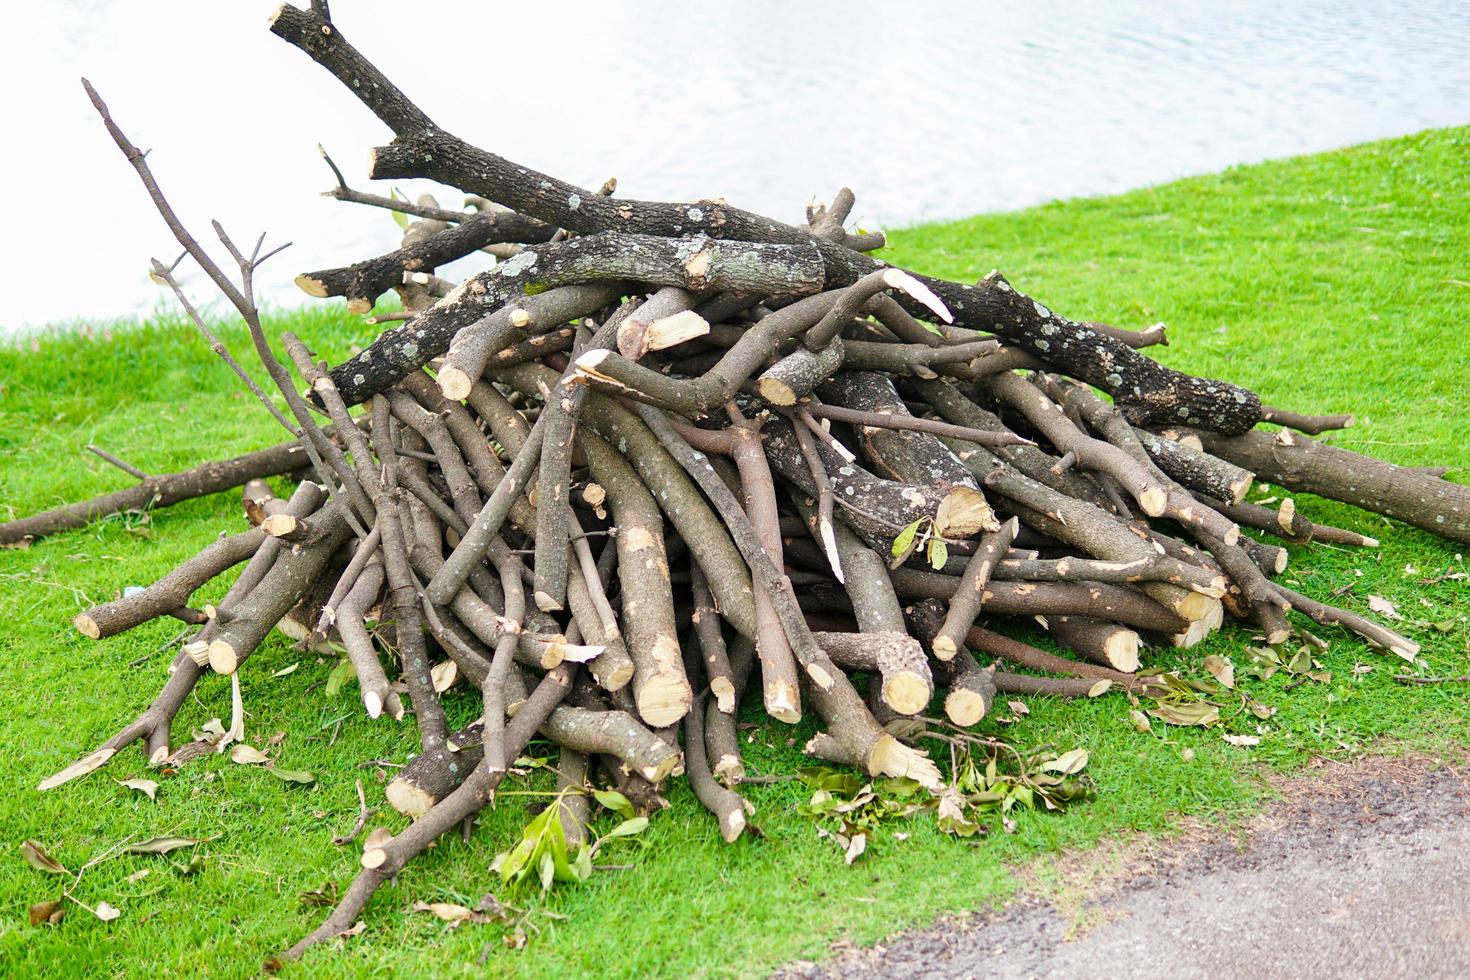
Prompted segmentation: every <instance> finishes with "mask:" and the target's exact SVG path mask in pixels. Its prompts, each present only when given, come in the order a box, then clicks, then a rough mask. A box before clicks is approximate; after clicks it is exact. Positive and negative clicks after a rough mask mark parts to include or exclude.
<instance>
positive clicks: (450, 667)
mask: <svg viewBox="0 0 1470 980" xmlns="http://www.w3.org/2000/svg"><path fill="white" fill-rule="evenodd" d="M429 677H430V679H432V680H433V682H434V693H435V694H443V693H444V692H445V691H447V690H449V689H450V688H451V687H453V686H454V682H455V681H457V680H459V667H458V666H457V665H456V664H455V662H454V661H453V660H446V661H444V662H443V663H438V664H435V665H434V666H433V667H432V668H430V669H429Z"/></svg>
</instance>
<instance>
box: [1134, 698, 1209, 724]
mask: <svg viewBox="0 0 1470 980" xmlns="http://www.w3.org/2000/svg"><path fill="white" fill-rule="evenodd" d="M1148 713H1149V714H1150V715H1152V716H1153V717H1155V718H1157V719H1159V720H1160V721H1166V722H1168V723H1169V724H1171V725H1198V726H1199V727H1201V728H1205V727H1208V726H1210V725H1213V724H1214V723H1215V722H1217V721H1219V720H1220V709H1219V708H1217V707H1215V706H1214V705H1213V704H1210V703H1209V702H1207V701H1182V702H1181V701H1160V702H1158V703H1157V704H1156V705H1154V707H1152V708H1150V709H1149V712H1148Z"/></svg>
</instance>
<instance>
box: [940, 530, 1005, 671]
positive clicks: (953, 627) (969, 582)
mask: <svg viewBox="0 0 1470 980" xmlns="http://www.w3.org/2000/svg"><path fill="white" fill-rule="evenodd" d="M1020 529H1021V524H1020V521H1018V520H1016V518H1014V517H1013V518H1011V519H1010V520H1008V521H1006V522H1005V523H1004V524H1002V525H1001V527H1000V529H999V530H997V531H991V532H988V533H987V534H985V535H984V536H983V537H981V539H980V543H979V545H978V546H977V547H976V548H975V553H974V554H973V555H971V556H970V560H969V561H968V562H966V563H965V573H964V575H962V576H960V581H959V585H957V586H956V587H955V592H954V596H953V598H951V599H950V600H949V608H948V610H947V611H946V613H945V616H944V624H943V625H942V626H940V628H939V632H938V633H937V634H936V635H935V637H934V640H933V642H932V643H931V644H930V649H932V650H933V651H934V656H935V657H937V658H938V659H940V660H953V659H954V655H955V652H956V651H957V650H959V648H960V644H961V643H963V642H964V640H965V634H966V633H967V632H969V629H970V627H971V626H973V625H975V619H976V617H978V616H979V615H980V609H981V606H982V605H983V604H984V599H985V587H986V586H987V585H988V584H989V583H990V575H991V572H992V571H993V570H994V568H995V565H996V563H997V562H998V561H1000V557H1001V556H1002V555H1004V554H1005V553H1006V552H1007V551H1008V550H1010V547H1011V542H1012V541H1014V540H1015V538H1016V532H1017V531H1019V530H1020Z"/></svg>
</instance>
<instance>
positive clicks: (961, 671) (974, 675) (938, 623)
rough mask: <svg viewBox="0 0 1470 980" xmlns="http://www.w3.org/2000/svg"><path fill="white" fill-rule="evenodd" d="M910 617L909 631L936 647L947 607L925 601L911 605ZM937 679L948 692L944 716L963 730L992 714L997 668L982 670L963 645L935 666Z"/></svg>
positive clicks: (939, 603)
mask: <svg viewBox="0 0 1470 980" xmlns="http://www.w3.org/2000/svg"><path fill="white" fill-rule="evenodd" d="M905 612H906V618H907V619H908V622H909V628H910V629H911V630H912V631H913V633H914V634H915V635H916V636H917V637H918V638H919V640H920V642H923V643H928V644H930V645H933V643H934V638H935V637H936V636H938V635H939V630H940V629H941V628H942V627H943V625H944V617H945V606H944V604H943V603H941V602H939V601H938V600H935V599H925V600H922V601H920V602H916V603H914V604H913V605H911V606H909V607H908V609H907V610H905ZM934 676H935V677H936V678H937V679H938V681H939V683H940V684H941V685H943V686H944V687H945V688H946V689H947V690H946V693H945V695H944V716H945V717H946V718H948V719H949V720H950V721H952V722H953V723H955V724H956V725H959V726H960V727H961V728H969V727H970V726H971V725H975V724H978V723H979V722H980V720H981V719H983V718H984V717H985V716H986V715H988V714H989V713H990V708H991V705H993V704H994V703H995V665H994V664H992V665H991V666H989V667H981V666H980V664H979V662H978V661H976V660H975V656H974V654H972V653H970V651H969V650H967V649H965V647H964V646H963V645H961V646H960V647H958V648H957V649H956V650H955V653H954V656H953V657H951V658H949V659H948V660H937V661H935V663H934Z"/></svg>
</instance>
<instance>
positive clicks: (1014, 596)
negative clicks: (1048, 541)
mask: <svg viewBox="0 0 1470 980" xmlns="http://www.w3.org/2000/svg"><path fill="white" fill-rule="evenodd" d="M892 578H893V587H894V588H895V589H896V590H897V591H898V594H899V595H900V596H901V597H903V598H905V599H945V600H948V599H950V598H951V597H953V595H954V593H955V590H956V589H957V588H958V587H959V584H960V580H959V579H958V578H956V577H954V576H951V575H940V574H938V573H936V572H921V571H918V570H916V569H912V568H897V569H894V570H893V572H892ZM982 601H983V603H984V605H985V608H986V609H988V610H989V611H991V612H993V613H995V614H997V615H1000V616H1052V615H1063V616H1066V615H1077V616H1095V617H1097V618H1099V619H1111V620H1114V621H1116V622H1120V623H1127V624H1128V625H1129V626H1135V627H1138V628H1139V629H1145V630H1153V631H1155V632H1159V633H1169V634H1173V633H1180V632H1183V631H1184V630H1185V629H1187V628H1188V626H1189V624H1188V623H1187V622H1186V621H1184V620H1183V619H1181V618H1180V617H1179V616H1177V615H1175V614H1174V613H1171V612H1170V611H1169V610H1168V609H1165V608H1164V607H1163V606H1161V605H1159V604H1158V603H1157V602H1154V601H1153V600H1152V599H1150V598H1149V597H1148V596H1146V595H1143V594H1141V593H1138V592H1134V591H1132V590H1131V589H1127V588H1123V587H1121V586H1116V585H1104V584H1102V583H1100V582H1094V583H1074V582H991V583H990V584H989V586H987V587H986V589H985V592H984V593H983V594H982Z"/></svg>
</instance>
